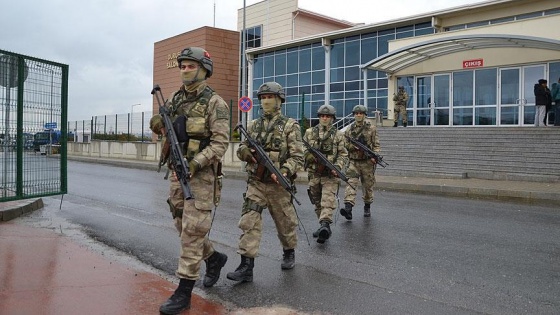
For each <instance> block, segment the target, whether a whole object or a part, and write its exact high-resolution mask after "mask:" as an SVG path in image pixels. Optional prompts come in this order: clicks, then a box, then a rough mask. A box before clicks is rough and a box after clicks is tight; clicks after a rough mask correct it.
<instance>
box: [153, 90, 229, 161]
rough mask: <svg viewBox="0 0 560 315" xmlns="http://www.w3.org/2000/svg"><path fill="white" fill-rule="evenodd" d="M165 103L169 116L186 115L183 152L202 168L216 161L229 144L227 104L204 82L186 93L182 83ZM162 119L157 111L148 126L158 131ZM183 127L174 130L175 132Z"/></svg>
mask: <svg viewBox="0 0 560 315" xmlns="http://www.w3.org/2000/svg"><path fill="white" fill-rule="evenodd" d="M165 106H166V107H168V108H170V109H171V119H172V120H173V121H176V120H177V119H178V118H179V117H181V116H186V117H187V121H186V124H185V126H184V127H183V128H184V129H185V130H184V131H186V134H187V135H188V138H189V141H188V143H185V145H184V150H183V154H185V157H186V158H187V159H188V160H190V159H192V158H194V159H195V160H196V161H198V163H200V166H201V168H204V167H206V166H208V165H210V164H213V163H214V162H219V161H220V160H221V159H222V157H223V155H224V154H225V152H226V150H227V148H228V144H229V128H230V126H229V106H228V104H227V103H226V102H225V101H224V100H223V99H222V98H221V97H220V96H219V95H218V94H216V93H215V92H214V91H213V90H212V89H211V88H210V87H209V86H208V84H207V83H206V82H202V83H201V84H200V85H199V86H198V87H197V89H196V91H194V92H191V93H188V92H187V91H186V90H185V88H184V86H182V87H181V88H180V89H179V90H178V91H177V92H174V93H172V94H171V96H170V97H169V99H168V100H167V101H166V103H165ZM161 128H163V119H162V117H161V116H160V115H159V114H158V115H155V116H153V117H152V119H151V120H150V129H151V130H152V131H153V132H154V133H156V134H161ZM182 131H183V130H176V132H177V133H179V132H182Z"/></svg>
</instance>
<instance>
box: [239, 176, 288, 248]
mask: <svg viewBox="0 0 560 315" xmlns="http://www.w3.org/2000/svg"><path fill="white" fill-rule="evenodd" d="M265 208H268V211H269V212H270V215H271V216H272V220H273V221H274V224H275V225H276V232H277V235H278V239H279V240H280V243H281V244H282V248H283V249H292V248H295V247H296V245H297V232H296V228H297V216H296V210H295V208H294V205H293V204H292V202H291V195H290V193H288V192H287V191H286V190H285V189H284V188H282V186H280V185H278V184H276V183H262V182H260V181H257V180H254V179H250V180H249V183H248V185H247V192H246V193H245V202H244V203H243V209H242V214H241V219H239V228H240V229H241V231H242V234H241V236H240V237H239V249H238V250H237V252H238V253H239V254H240V255H243V256H246V257H250V258H255V257H256V256H257V254H258V252H259V246H260V243H261V236H262V210H263V209H265Z"/></svg>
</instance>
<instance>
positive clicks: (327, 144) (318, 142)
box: [311, 125, 337, 155]
mask: <svg viewBox="0 0 560 315" xmlns="http://www.w3.org/2000/svg"><path fill="white" fill-rule="evenodd" d="M336 131H337V129H336V128H334V127H331V129H330V130H329V131H327V133H326V134H325V135H323V138H322V139H321V137H320V136H319V126H318V125H317V126H315V127H313V129H311V139H312V140H313V144H312V145H313V147H314V148H316V149H319V151H321V153H323V154H325V155H332V154H334V136H335V134H336Z"/></svg>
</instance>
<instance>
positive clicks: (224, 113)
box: [216, 106, 229, 119]
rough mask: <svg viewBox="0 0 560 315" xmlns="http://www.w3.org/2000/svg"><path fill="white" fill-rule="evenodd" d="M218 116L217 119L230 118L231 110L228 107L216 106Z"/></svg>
mask: <svg viewBox="0 0 560 315" xmlns="http://www.w3.org/2000/svg"><path fill="white" fill-rule="evenodd" d="M216 118H217V119H228V118H229V111H228V110H227V108H225V107H223V106H217V107H216Z"/></svg>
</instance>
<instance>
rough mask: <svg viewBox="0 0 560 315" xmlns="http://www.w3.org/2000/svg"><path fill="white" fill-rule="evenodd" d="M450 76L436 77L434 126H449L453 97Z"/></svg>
mask: <svg viewBox="0 0 560 315" xmlns="http://www.w3.org/2000/svg"><path fill="white" fill-rule="evenodd" d="M449 77H450V76H449V74H438V75H434V77H433V80H434V84H433V86H434V90H433V92H432V95H433V101H432V102H431V107H432V109H433V111H432V118H433V119H432V121H433V124H432V125H434V126H449V117H450V111H449V104H450V97H451V89H450V80H449Z"/></svg>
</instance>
